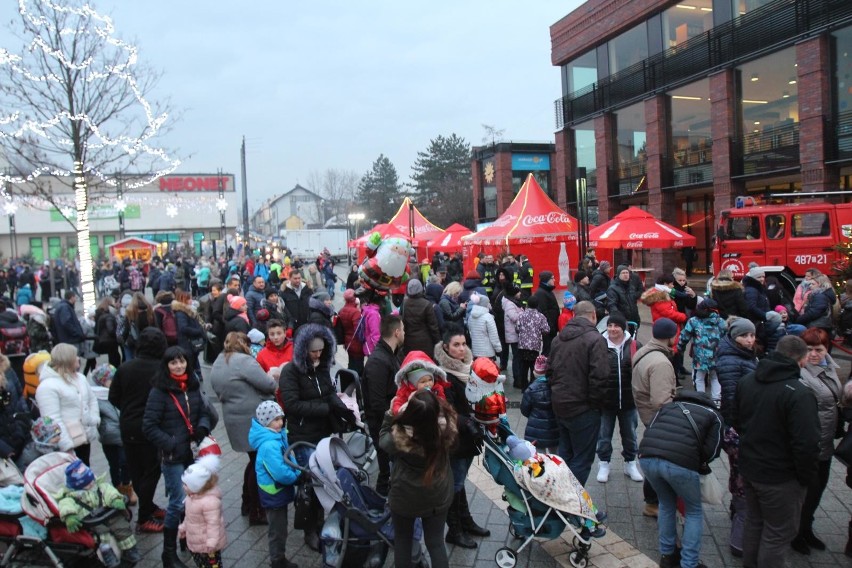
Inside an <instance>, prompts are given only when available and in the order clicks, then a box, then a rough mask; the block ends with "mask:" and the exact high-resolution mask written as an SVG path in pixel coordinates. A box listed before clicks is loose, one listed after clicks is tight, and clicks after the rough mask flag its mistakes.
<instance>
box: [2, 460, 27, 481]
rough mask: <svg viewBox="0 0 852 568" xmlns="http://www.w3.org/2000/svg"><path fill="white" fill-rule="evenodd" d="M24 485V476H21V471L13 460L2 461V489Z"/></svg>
mask: <svg viewBox="0 0 852 568" xmlns="http://www.w3.org/2000/svg"><path fill="white" fill-rule="evenodd" d="M23 484H24V476H23V475H21V470H19V469H18V468H17V467H16V466H15V464H14V463H13V462H12V461H11V460H8V459H2V460H0V487H8V486H9V485H23Z"/></svg>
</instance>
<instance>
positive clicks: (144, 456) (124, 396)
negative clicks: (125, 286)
mask: <svg viewBox="0 0 852 568" xmlns="http://www.w3.org/2000/svg"><path fill="white" fill-rule="evenodd" d="M165 351H166V336H165V335H163V332H162V331H160V330H159V329H157V328H156V327H146V328H145V329H143V330H142V331H141V332H140V333H139V339H138V340H137V341H136V347H135V352H134V358H133V359H131V360H130V361H127V362H126V363H122V364H121V365H120V366H119V367H118V369H117V370H116V372H115V377H114V378H113V380H112V384H111V385H110V388H109V401H110V403H112V405H113V406H115V407H116V408H117V409H118V410H119V411H120V412H121V416H120V418H119V428H120V430H121V442H122V444H123V445H124V453H125V455H126V457H127V468H128V469H129V470H130V480H131V481H132V482H133V489H134V491H135V492H136V495H137V496H138V498H139V515H138V522H137V527H138V528H139V531H141V532H152V533H159V532H163V520H162V518H158V517H156V516H155V514H156V512H157V510H158V509H159V508H158V507H157V506H156V505H155V504H154V493H156V491H157V484H158V483H159V482H160V456H159V450H157V447H156V446H155V445H154V444H152V443H151V442H149V441H148V438H147V437H146V436H145V434H144V433H143V432H142V416H143V415H144V414H145V405H146V404H147V403H148V395H149V394H150V392H151V381H152V380H153V379H154V377H156V376H157V375H158V374H159V372H160V359H162V357H163V353H165Z"/></svg>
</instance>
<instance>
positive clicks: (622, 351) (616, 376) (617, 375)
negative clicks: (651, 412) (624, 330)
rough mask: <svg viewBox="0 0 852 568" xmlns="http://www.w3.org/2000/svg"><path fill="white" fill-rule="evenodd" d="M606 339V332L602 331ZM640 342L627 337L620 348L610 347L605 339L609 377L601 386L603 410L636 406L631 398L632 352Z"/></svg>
mask: <svg viewBox="0 0 852 568" xmlns="http://www.w3.org/2000/svg"><path fill="white" fill-rule="evenodd" d="M603 337H604V340H606V332H604V333H603ZM640 347H642V344H641V343H639V342H638V341H636V340H635V339H633V338H632V337H631V338H629V339H627V340H626V341H625V342H624V343H623V344H622V345H621V347H620V348H615V347H611V346H610V343H609V341H607V349H606V350H607V357H608V359H609V378H608V379H607V381H606V383H605V385H604V387H603V408H604V410H613V411H617V410H630V409H632V408H636V402H635V401H634V400H633V383H632V380H633V379H632V377H633V354H634V353H636V352H637V351H638V350H639V348H640Z"/></svg>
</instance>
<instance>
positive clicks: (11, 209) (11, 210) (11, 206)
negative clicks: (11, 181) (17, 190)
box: [3, 201, 18, 215]
mask: <svg viewBox="0 0 852 568" xmlns="http://www.w3.org/2000/svg"><path fill="white" fill-rule="evenodd" d="M17 210H18V204H17V203H15V202H14V201H7V202H6V203H4V204H3V211H4V212H5V213H6V215H14V214H15V212H16V211H17Z"/></svg>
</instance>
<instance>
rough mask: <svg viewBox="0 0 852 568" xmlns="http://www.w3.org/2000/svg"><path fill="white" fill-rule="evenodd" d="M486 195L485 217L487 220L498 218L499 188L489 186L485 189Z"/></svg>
mask: <svg viewBox="0 0 852 568" xmlns="http://www.w3.org/2000/svg"><path fill="white" fill-rule="evenodd" d="M483 193H484V199H483V201H484V207H485V209H484V215H483V217H484V218H485V219H496V218H497V186H494V185H489V186H486V187H484V188H483Z"/></svg>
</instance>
